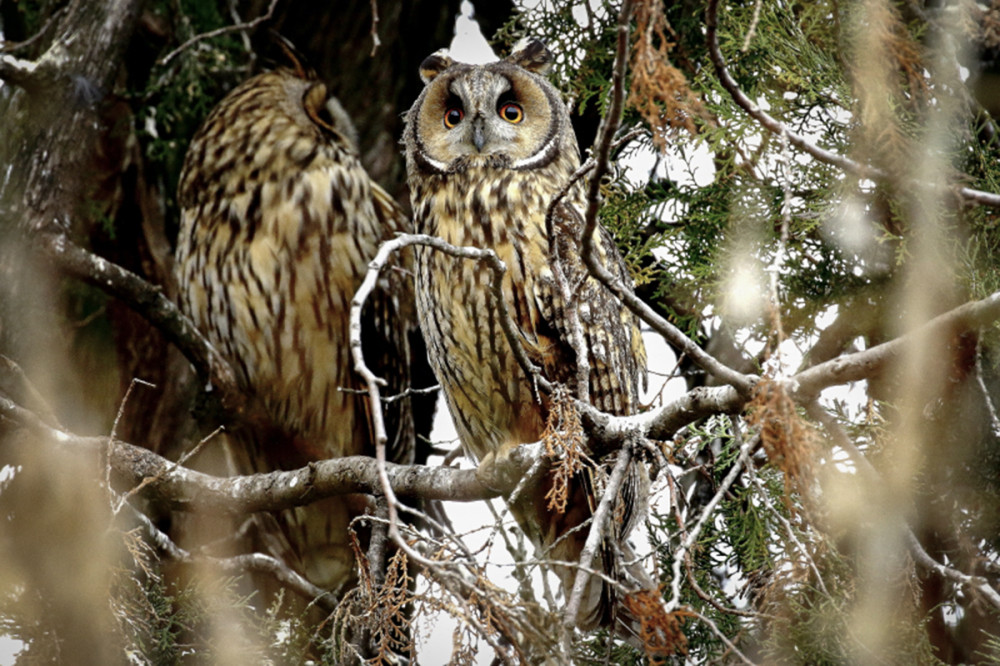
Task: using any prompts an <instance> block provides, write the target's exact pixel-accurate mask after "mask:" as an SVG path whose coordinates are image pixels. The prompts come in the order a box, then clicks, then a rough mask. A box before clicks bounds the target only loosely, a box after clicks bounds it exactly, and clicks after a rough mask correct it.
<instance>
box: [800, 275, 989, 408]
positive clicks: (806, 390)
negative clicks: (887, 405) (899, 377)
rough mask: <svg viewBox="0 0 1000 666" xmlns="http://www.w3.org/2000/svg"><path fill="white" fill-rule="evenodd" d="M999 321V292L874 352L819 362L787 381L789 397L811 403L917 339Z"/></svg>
mask: <svg viewBox="0 0 1000 666" xmlns="http://www.w3.org/2000/svg"><path fill="white" fill-rule="evenodd" d="M998 319H1000V292H996V293H994V294H992V295H990V296H988V297H986V298H984V299H982V300H980V301H972V302H971V303H965V304H963V305H960V306H959V307H957V308H955V309H954V310H950V311H948V312H945V313H944V314H941V315H938V316H937V317H935V318H934V319H932V320H930V321H929V322H927V323H925V324H923V325H922V326H920V327H918V328H917V329H915V330H913V331H910V332H908V333H906V334H904V335H901V336H899V337H898V338H895V339H893V340H890V341H888V342H883V343H882V344H880V345H876V346H875V347H872V348H871V349H866V350H864V351H860V352H855V353H853V354H845V355H843V356H839V357H837V358H834V359H831V360H829V361H826V362H824V363H819V364H817V365H814V366H812V367H811V368H807V369H806V370H803V371H802V372H800V373H798V374H796V375H794V376H793V377H792V378H791V379H789V380H788V388H789V394H790V395H791V396H792V397H793V398H794V399H795V400H796V401H798V402H799V403H802V404H806V403H809V402H811V401H812V400H813V399H815V397H816V396H817V395H819V393H820V391H822V390H823V389H825V388H827V387H830V386H835V385H838V384H846V383H848V382H854V381H859V380H862V379H868V378H870V377H874V376H876V375H878V374H879V373H880V372H882V370H883V369H884V368H885V366H886V364H887V363H888V362H890V361H891V360H893V359H894V358H896V357H897V356H898V355H899V354H900V353H901V352H902V351H903V349H904V347H905V346H906V345H908V344H910V343H911V342H912V340H913V339H914V338H915V337H917V336H928V335H934V334H937V335H940V334H944V333H949V334H950V333H958V332H964V331H970V330H975V329H978V328H981V327H983V326H988V325H990V324H993V323H994V322H996V321H997V320H998Z"/></svg>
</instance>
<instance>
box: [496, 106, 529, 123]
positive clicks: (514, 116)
mask: <svg viewBox="0 0 1000 666" xmlns="http://www.w3.org/2000/svg"><path fill="white" fill-rule="evenodd" d="M500 117H501V118H503V119H504V120H506V121H507V122H509V123H514V124H515V125H516V124H517V123H519V122H521V121H522V120H524V111H523V110H522V109H521V106H520V105H519V104H514V102H507V103H506V104H504V105H503V106H501V107H500Z"/></svg>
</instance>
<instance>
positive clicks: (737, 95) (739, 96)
mask: <svg viewBox="0 0 1000 666" xmlns="http://www.w3.org/2000/svg"><path fill="white" fill-rule="evenodd" d="M718 11H719V1H718V0H709V2H708V4H707V6H706V8H705V28H706V31H705V38H706V40H707V41H708V53H709V56H710V57H711V59H712V64H713V65H715V72H716V74H718V76H719V82H720V83H721V84H722V87H723V88H725V90H726V92H728V93H729V94H730V96H731V97H732V98H733V101H734V102H736V104H738V105H739V106H740V107H741V108H742V109H743V110H744V111H746V112H747V114H748V115H749V116H750V117H751V118H753V119H754V120H756V121H757V122H758V123H759V124H760V125H761V127H763V128H764V129H766V130H768V131H769V132H772V133H774V134H782V133H784V134H786V135H787V136H788V140H789V142H791V144H792V145H793V146H795V147H796V148H798V149H799V150H801V151H803V152H805V153H807V154H809V155H811V156H812V157H814V158H815V159H817V160H819V161H820V162H823V163H824V164H829V165H831V166H835V167H837V168H838V169H841V170H843V171H846V172H848V173H852V174H854V175H856V176H859V177H861V178H872V179H878V180H884V179H886V178H888V174H887V173H886V172H885V171H883V170H882V169H879V168H877V167H873V166H871V165H869V164H863V163H861V162H857V161H855V160H852V159H851V158H849V157H845V156H844V155H839V154H837V153H834V152H832V151H829V150H825V149H823V148H820V147H819V146H817V145H815V144H813V143H810V142H809V141H807V140H806V139H805V137H803V136H802V135H801V134H798V133H796V132H793V131H792V130H791V129H790V128H789V127H788V126H787V125H785V124H784V123H782V122H781V121H779V120H777V119H776V118H774V117H773V116H771V115H770V114H768V113H767V112H766V111H764V110H763V109H761V108H760V107H759V106H757V105H756V104H754V102H753V100H751V99H750V98H749V97H747V96H746V93H744V92H743V90H742V89H741V88H740V86H739V84H738V83H737V82H736V79H734V78H733V76H732V74H730V73H729V68H728V67H727V65H726V59H725V57H724V56H723V55H722V49H721V48H720V47H719V35H718V27H719V21H718ZM955 191H956V192H957V193H958V194H959V195H960V196H961V197H963V198H964V199H967V200H969V201H973V202H975V203H980V204H983V205H986V206H993V207H1000V194H995V193H993V192H984V191H982V190H975V189H972V188H969V187H957V188H955Z"/></svg>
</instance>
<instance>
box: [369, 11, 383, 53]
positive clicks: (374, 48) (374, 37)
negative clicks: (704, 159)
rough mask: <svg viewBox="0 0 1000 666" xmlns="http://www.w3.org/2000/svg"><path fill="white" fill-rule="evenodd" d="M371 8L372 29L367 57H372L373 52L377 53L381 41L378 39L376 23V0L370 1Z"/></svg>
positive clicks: (377, 19)
mask: <svg viewBox="0 0 1000 666" xmlns="http://www.w3.org/2000/svg"><path fill="white" fill-rule="evenodd" d="M371 7H372V29H371V36H372V50H371V51H370V52H369V53H368V56H369V57H372V56H374V55H375V52H376V51H378V47H379V46H381V45H382V40H380V39H379V38H378V21H379V18H378V0H371Z"/></svg>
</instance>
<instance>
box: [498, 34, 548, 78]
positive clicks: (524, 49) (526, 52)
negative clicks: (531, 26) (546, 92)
mask: <svg viewBox="0 0 1000 666" xmlns="http://www.w3.org/2000/svg"><path fill="white" fill-rule="evenodd" d="M507 62H512V63H514V64H515V65H518V66H520V67H523V68H524V69H526V70H528V71H529V72H534V73H535V74H545V73H546V72H548V71H549V67H550V66H551V65H552V51H549V49H548V47H546V46H545V44H544V43H542V42H541V40H538V39H535V38H534V37H525V38H523V39H521V40H520V41H519V42H518V43H517V44H515V45H514V50H513V51H511V52H510V55H509V56H507Z"/></svg>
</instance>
